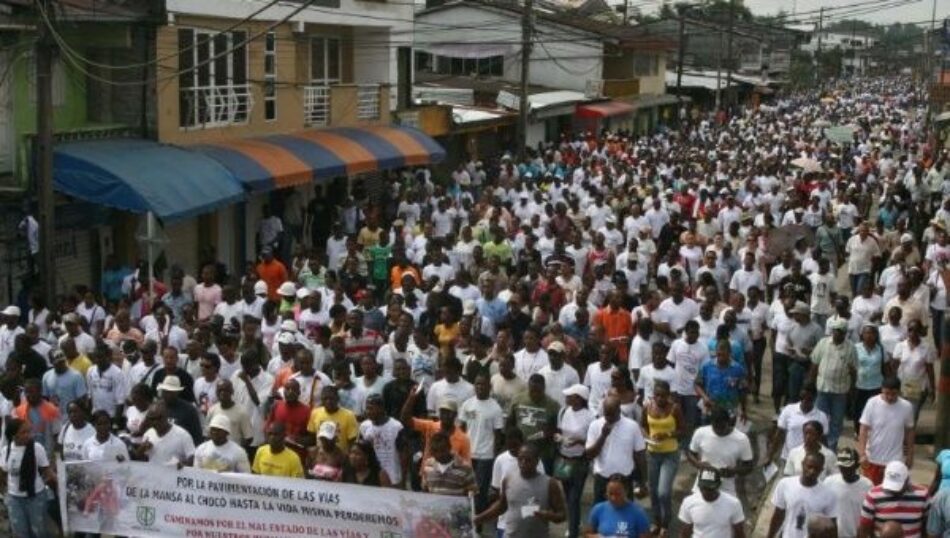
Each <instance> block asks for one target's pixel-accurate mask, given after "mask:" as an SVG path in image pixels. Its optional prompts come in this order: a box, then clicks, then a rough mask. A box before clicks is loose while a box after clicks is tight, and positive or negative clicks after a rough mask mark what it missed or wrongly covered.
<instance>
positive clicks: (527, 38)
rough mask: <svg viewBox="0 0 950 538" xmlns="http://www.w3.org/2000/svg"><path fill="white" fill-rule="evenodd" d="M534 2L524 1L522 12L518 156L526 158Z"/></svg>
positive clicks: (531, 0) (530, 0) (532, 0)
mask: <svg viewBox="0 0 950 538" xmlns="http://www.w3.org/2000/svg"><path fill="white" fill-rule="evenodd" d="M533 8H534V0H524V8H523V11H522V12H521V101H520V104H519V107H518V155H519V156H520V157H521V158H524V156H525V154H526V150H527V147H528V113H529V110H528V107H529V106H530V103H529V101H528V79H529V77H530V72H531V48H532V47H531V34H532V33H533V32H532V24H531V13H532V10H533Z"/></svg>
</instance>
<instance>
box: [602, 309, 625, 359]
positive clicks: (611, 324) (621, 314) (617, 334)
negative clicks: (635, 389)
mask: <svg viewBox="0 0 950 538" xmlns="http://www.w3.org/2000/svg"><path fill="white" fill-rule="evenodd" d="M594 324H595V325H600V326H601V327H603V328H604V333H605V334H606V335H607V341H608V342H610V344H611V345H613V346H614V348H615V349H616V350H617V360H619V361H620V362H623V363H626V362H627V357H628V355H629V353H630V348H629V345H630V338H631V337H632V336H633V320H632V319H631V318H630V311H629V310H627V309H625V308H618V309H616V310H615V309H613V308H611V307H609V306H605V307H604V308H601V309H600V310H598V311H597V314H596V315H595V316H594Z"/></svg>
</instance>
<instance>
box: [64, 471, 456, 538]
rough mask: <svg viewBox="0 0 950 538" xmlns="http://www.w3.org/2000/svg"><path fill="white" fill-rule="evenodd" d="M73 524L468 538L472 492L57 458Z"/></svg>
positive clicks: (123, 531) (173, 532)
mask: <svg viewBox="0 0 950 538" xmlns="http://www.w3.org/2000/svg"><path fill="white" fill-rule="evenodd" d="M59 501H60V508H61V510H62V514H63V527H64V528H65V529H68V531H69V532H94V533H108V534H114V535H120V536H130V537H137V536H146V537H152V536H161V537H178V536H180V537H200V538H278V537H280V538H283V537H294V536H312V537H321V538H324V537H330V538H461V537H463V536H465V537H468V536H471V533H472V525H471V504H470V502H469V499H468V498H467V497H446V496H441V495H429V494H426V493H414V492H410V491H402V490H397V489H391V488H374V487H366V486H355V485H351V484H336V483H331V482H320V481H316V480H303V479H293V478H276V477H269V476H259V475H249V474H218V473H213V472H209V471H202V470H196V469H193V468H190V467H186V468H184V469H182V470H180V471H176V470H174V469H170V468H168V467H162V466H157V465H149V464H147V463H140V462H127V463H116V462H98V461H96V462H88V461H87V462H69V463H65V464H63V463H60V467H59Z"/></svg>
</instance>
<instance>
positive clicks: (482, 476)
mask: <svg viewBox="0 0 950 538" xmlns="http://www.w3.org/2000/svg"><path fill="white" fill-rule="evenodd" d="M494 464H495V460H491V459H484V460H478V459H472V469H473V470H474V471H475V484H476V485H477V486H478V490H477V491H476V492H475V512H476V513H481V512H483V511H484V510H485V509H486V508H488V490H489V488H491V473H492V467H493V466H494Z"/></svg>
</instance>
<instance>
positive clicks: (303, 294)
mask: <svg viewBox="0 0 950 538" xmlns="http://www.w3.org/2000/svg"><path fill="white" fill-rule="evenodd" d="M309 295H310V290H308V289H307V288H300V289H299V290H297V298H298V299H306V298H307V296H309Z"/></svg>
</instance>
